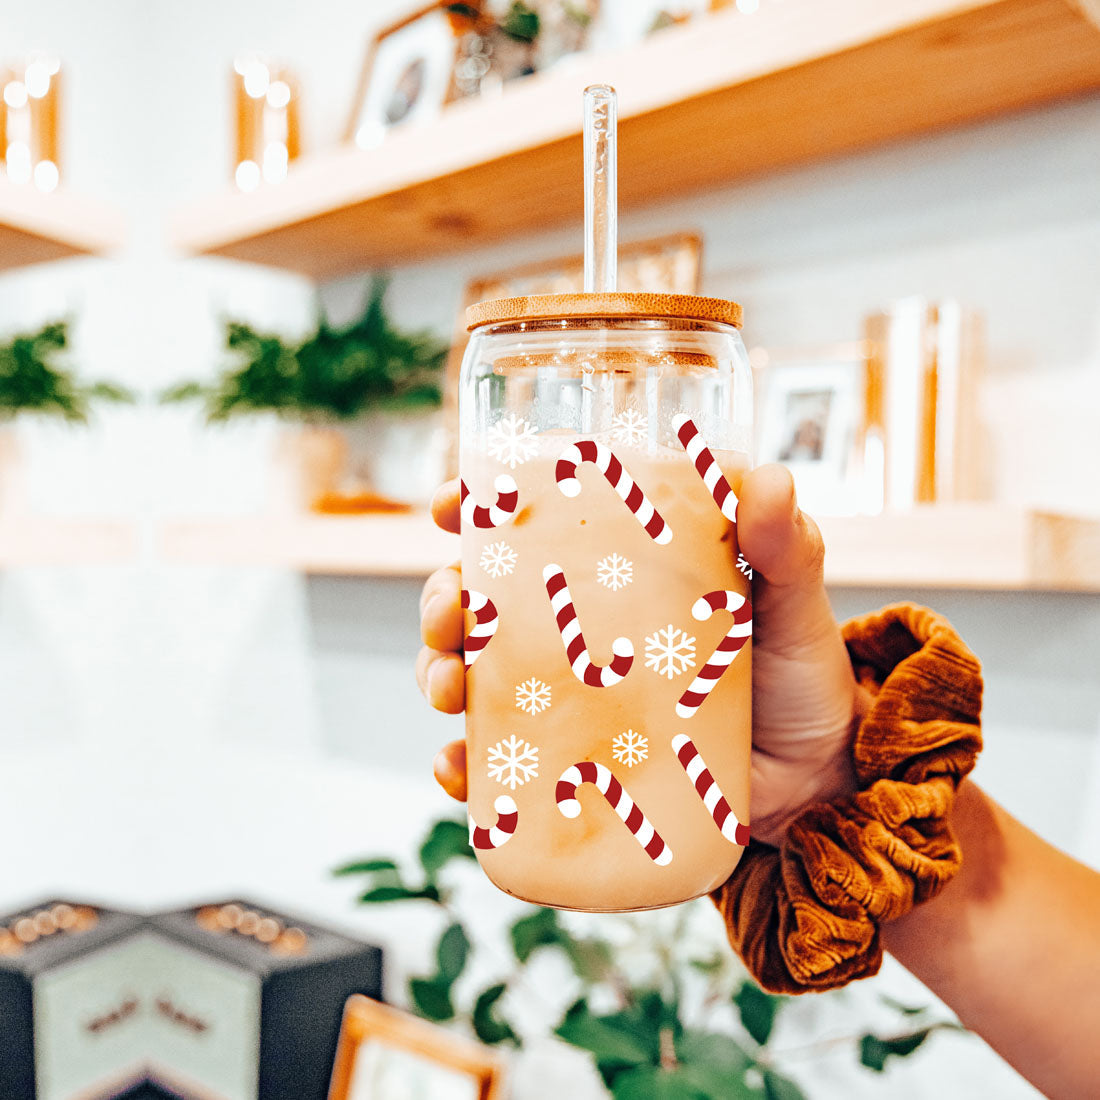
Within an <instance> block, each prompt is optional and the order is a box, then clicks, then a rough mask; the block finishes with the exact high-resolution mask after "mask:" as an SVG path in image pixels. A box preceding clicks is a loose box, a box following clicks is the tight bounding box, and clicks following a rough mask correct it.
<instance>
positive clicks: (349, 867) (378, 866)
mask: <svg viewBox="0 0 1100 1100" xmlns="http://www.w3.org/2000/svg"><path fill="white" fill-rule="evenodd" d="M396 870H397V864H396V863H395V862H394V861H393V860H392V859H359V860H354V861H353V862H351V863H344V864H341V866H339V867H337V868H336V869H335V870H334V871H333V872H332V873H333V874H334V875H369V874H373V873H374V872H376V871H396Z"/></svg>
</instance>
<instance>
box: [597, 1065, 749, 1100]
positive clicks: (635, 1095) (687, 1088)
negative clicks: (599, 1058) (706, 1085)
mask: <svg viewBox="0 0 1100 1100" xmlns="http://www.w3.org/2000/svg"><path fill="white" fill-rule="evenodd" d="M611 1095H612V1096H613V1097H614V1098H615V1100H726V1098H727V1097H729V1095H730V1094H729V1093H724V1092H706V1091H703V1090H702V1089H700V1088H699V1086H698V1085H696V1084H695V1083H694V1082H693V1081H692V1080H691V1078H690V1075H688V1074H686V1073H684V1071H683V1070H682V1069H680V1068H679V1067H677V1068H675V1069H668V1070H666V1069H662V1068H661V1067H660V1066H639V1067H637V1068H636V1069H630V1070H626V1071H625V1072H623V1073H620V1074H619V1075H618V1076H617V1077H616V1078H615V1083H614V1084H613V1085H612V1086H611Z"/></svg>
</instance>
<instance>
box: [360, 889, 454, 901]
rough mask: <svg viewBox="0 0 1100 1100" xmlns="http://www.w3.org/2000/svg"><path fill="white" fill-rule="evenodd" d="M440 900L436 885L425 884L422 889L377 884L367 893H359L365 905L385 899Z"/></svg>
mask: <svg viewBox="0 0 1100 1100" xmlns="http://www.w3.org/2000/svg"><path fill="white" fill-rule="evenodd" d="M417 899H420V900H424V901H439V891H438V890H437V889H436V888H435V887H434V886H430V885H429V886H425V887H423V889H420V890H410V889H409V888H408V887H407V886H376V887H375V888H374V889H373V890H368V891H367V892H366V893H365V894H360V895H359V900H360V901H361V902H362V903H363V904H364V905H375V904H378V903H380V902H384V901H414V900H417Z"/></svg>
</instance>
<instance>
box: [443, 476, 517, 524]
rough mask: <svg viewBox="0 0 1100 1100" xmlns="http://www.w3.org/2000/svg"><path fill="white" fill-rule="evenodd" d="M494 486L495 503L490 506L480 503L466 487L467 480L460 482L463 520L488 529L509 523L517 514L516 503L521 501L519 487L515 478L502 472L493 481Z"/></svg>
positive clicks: (460, 504)
mask: <svg viewBox="0 0 1100 1100" xmlns="http://www.w3.org/2000/svg"><path fill="white" fill-rule="evenodd" d="M493 488H494V489H496V491H497V499H496V503H495V504H490V505H489V507H488V508H486V507H484V506H483V505H481V504H478V502H477V501H476V500H474V498H473V497H472V496H471V495H470V490H469V489H467V488H466V482H465V481H460V482H459V483H458V501H459V511H460V513H461V515H462V522H463V523H469V524H472V525H473V526H474V527H480V528H482V529H488V528H490V527H499V526H500V525H501V524H502V523H507V522H508V521H509V520H510V519H511V518H512V517H513V516H514V515H515V514H516V505H517V504H518V503H519V487H518V486H517V485H516V483H515V480H514V479H513V478H511V477H509V476H508V475H507V474H501V475H500V476H499V477H498V478H497V479H496V481H494V482H493Z"/></svg>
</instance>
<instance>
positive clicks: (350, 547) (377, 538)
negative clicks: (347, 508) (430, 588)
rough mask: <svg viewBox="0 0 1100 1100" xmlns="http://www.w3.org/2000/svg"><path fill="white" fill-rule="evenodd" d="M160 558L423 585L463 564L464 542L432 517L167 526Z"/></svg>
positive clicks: (198, 522) (308, 518) (290, 519)
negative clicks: (403, 579)
mask: <svg viewBox="0 0 1100 1100" xmlns="http://www.w3.org/2000/svg"><path fill="white" fill-rule="evenodd" d="M159 553H160V556H161V557H162V558H163V559H164V560H166V561H170V562H176V563H181V564H191V565H266V566H283V567H286V568H288V569H297V570H300V571H301V572H303V573H315V574H337V575H342V576H374V577H422V576H427V574H429V573H431V572H432V571H433V570H435V569H438V568H439V567H440V566H442V565H446V564H448V563H449V562H452V561H455V560H457V558H458V553H459V550H458V536H457V535H448V534H446V533H445V532H443V531H440V530H439V528H438V527H436V526H435V524H434V523H432V521H431V518H430V517H429V516H428V515H426V514H425V513H419V512H417V513H411V514H408V515H368V516H320V515H309V514H301V515H287V516H279V517H270V518H255V519H225V520H176V521H172V522H168V523H165V524H164V525H163V526H162V528H161V536H160V541H159Z"/></svg>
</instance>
